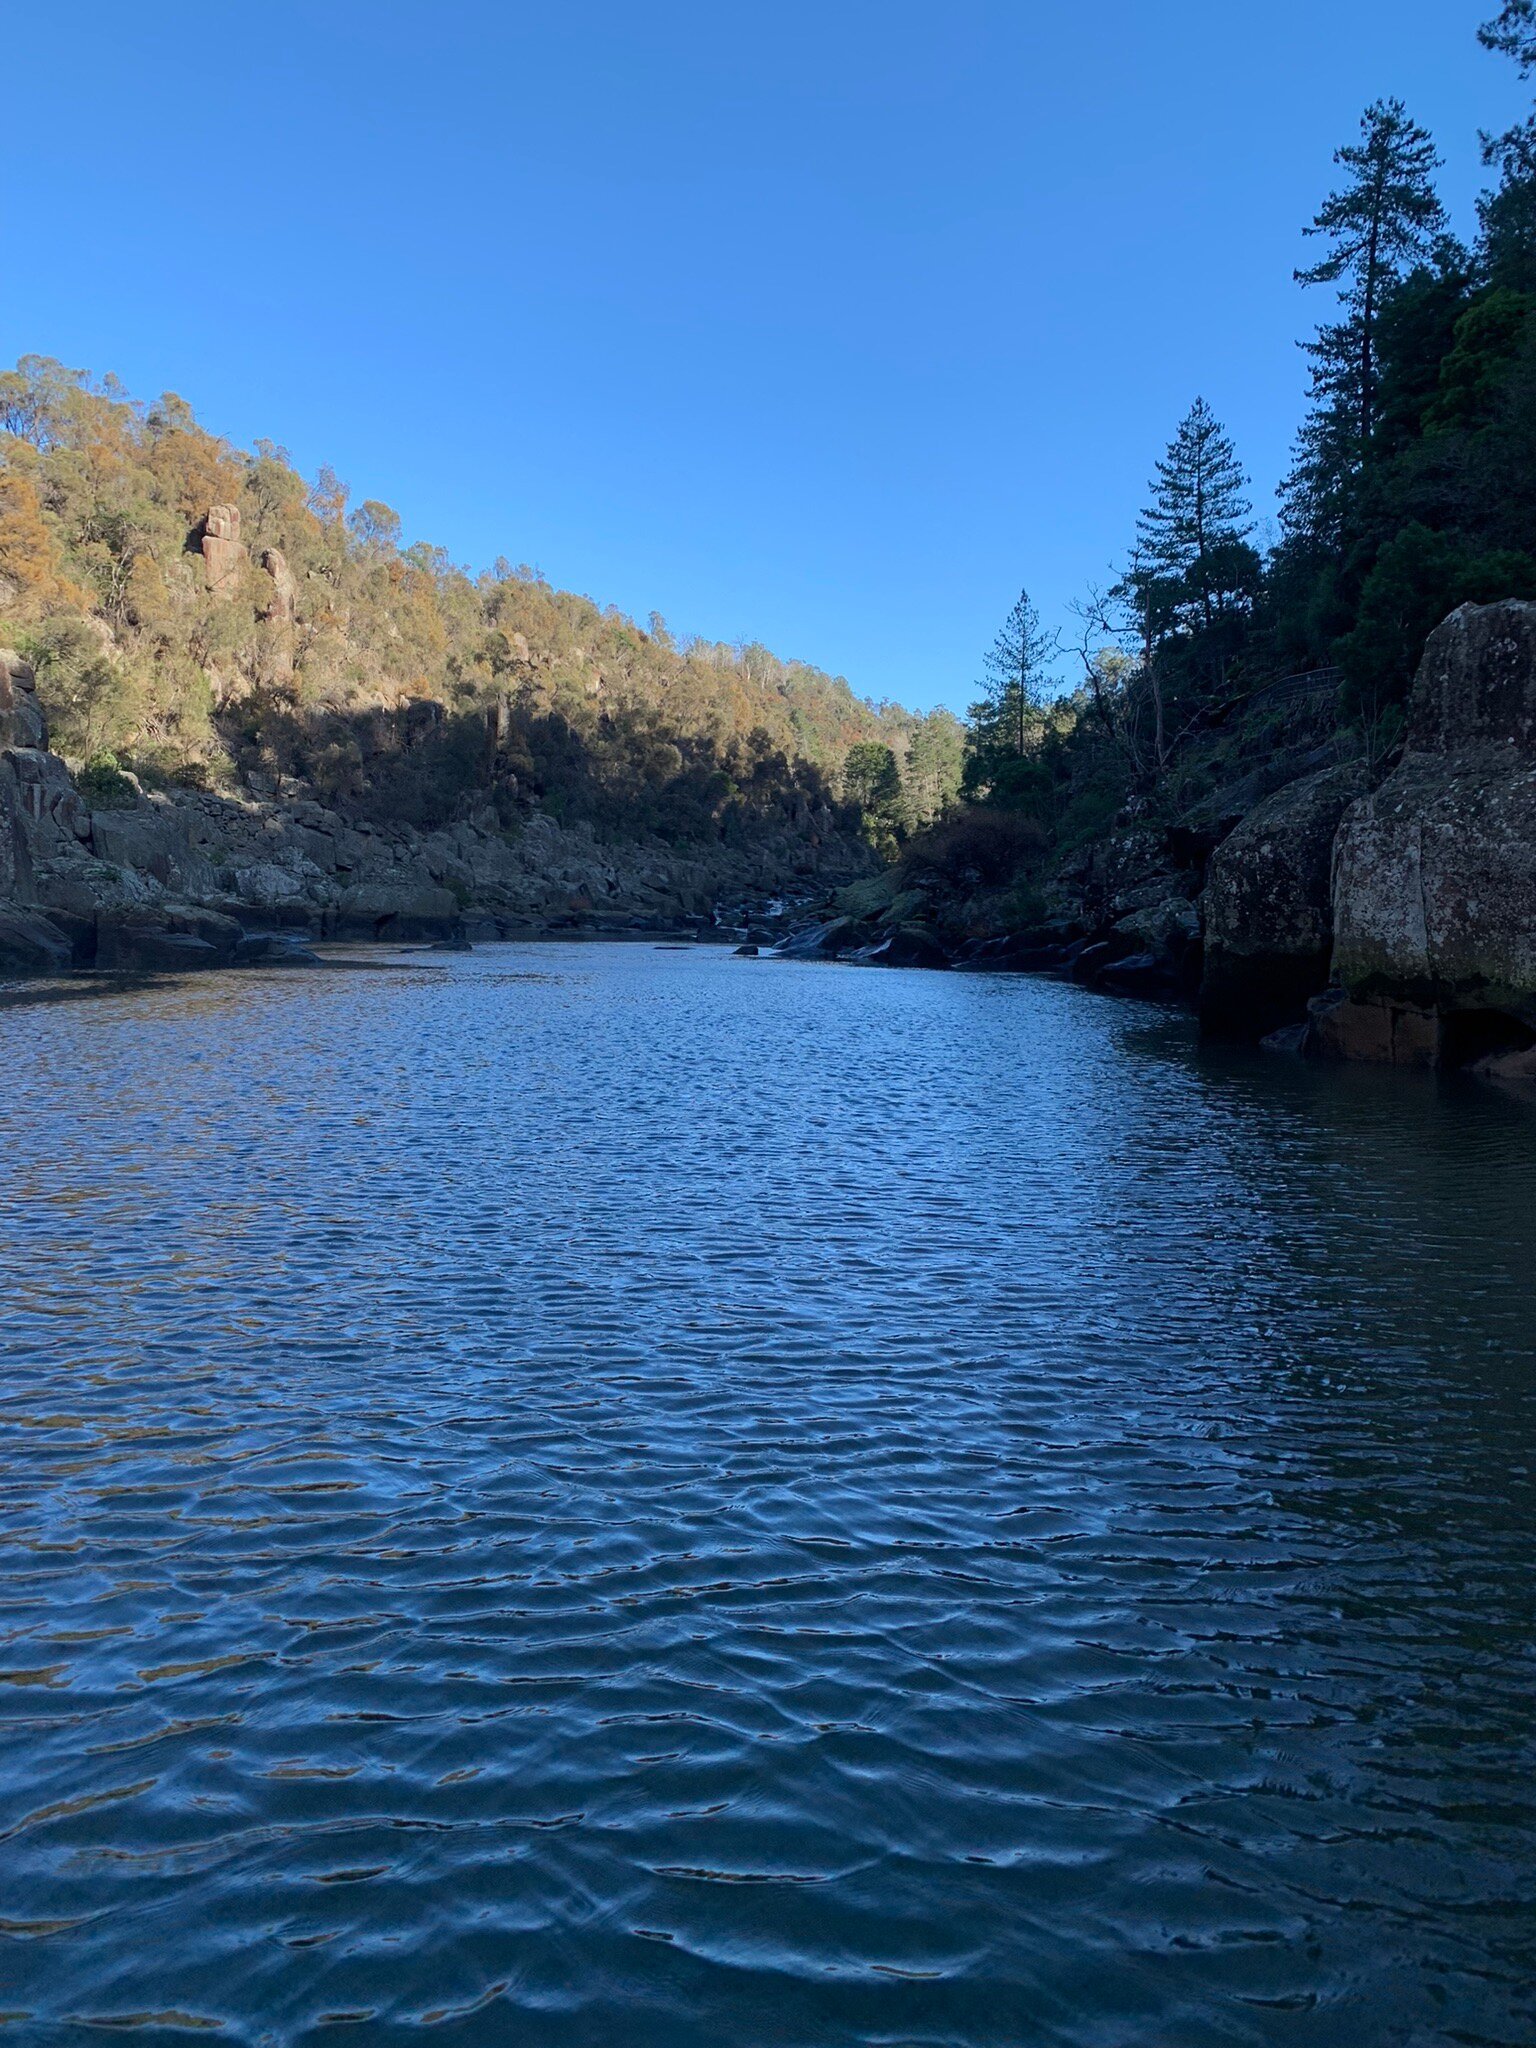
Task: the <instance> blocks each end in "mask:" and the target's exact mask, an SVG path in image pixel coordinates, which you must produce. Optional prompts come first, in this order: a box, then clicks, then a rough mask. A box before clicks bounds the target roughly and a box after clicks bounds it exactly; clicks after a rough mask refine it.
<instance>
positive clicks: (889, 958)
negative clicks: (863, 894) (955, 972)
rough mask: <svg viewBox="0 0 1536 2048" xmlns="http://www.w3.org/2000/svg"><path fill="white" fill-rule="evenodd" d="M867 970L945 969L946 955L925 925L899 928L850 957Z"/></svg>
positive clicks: (900, 926)
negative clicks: (873, 968)
mask: <svg viewBox="0 0 1536 2048" xmlns="http://www.w3.org/2000/svg"><path fill="white" fill-rule="evenodd" d="M852 957H853V958H854V959H855V960H857V961H859V962H860V964H861V965H863V966H866V967H947V966H948V965H949V955H948V953H947V952H946V951H945V950H944V948H943V946H941V945H940V943H939V941H938V940H937V939H936V938H935V937H934V935H933V933H932V932H931V931H929V929H928V928H927V926H926V925H921V924H904V925H899V926H898V927H897V928H896V930H895V931H893V932H892V933H891V934H890V935H889V937H887V938H883V939H877V940H876V941H875V943H874V944H873V945H872V946H862V947H860V948H859V950H858V951H857V952H856V953H854V954H853V956H852Z"/></svg>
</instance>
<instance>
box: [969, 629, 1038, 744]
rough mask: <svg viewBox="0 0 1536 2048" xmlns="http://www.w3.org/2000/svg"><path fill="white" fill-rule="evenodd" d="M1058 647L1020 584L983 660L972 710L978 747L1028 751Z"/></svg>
mask: <svg viewBox="0 0 1536 2048" xmlns="http://www.w3.org/2000/svg"><path fill="white" fill-rule="evenodd" d="M1055 651H1056V643H1055V640H1054V639H1053V638H1052V637H1051V635H1050V634H1048V633H1046V632H1044V631H1043V630H1042V628H1041V625H1040V614H1039V613H1038V612H1037V611H1036V610H1035V608H1034V606H1033V605H1032V604H1031V603H1030V601H1029V592H1028V591H1027V590H1021V591H1020V592H1019V596H1018V602H1017V603H1016V604H1015V605H1014V607H1013V609H1012V611H1011V612H1009V614H1008V616H1007V618H1006V619H1005V620H1004V621H1003V625H1002V630H1001V631H1000V632H999V633H998V636H997V638H996V639H995V640H994V641H993V643H992V645H991V646H990V647H989V648H988V650H987V652H986V655H985V656H984V657H983V660H982V679H981V684H980V688H981V696H980V698H979V699H978V701H977V702H976V703H975V704H973V705H972V706H971V714H970V722H971V728H972V733H973V745H976V750H977V751H978V752H981V751H987V752H990V753H1001V754H1012V755H1014V756H1015V757H1020V756H1022V755H1024V754H1026V753H1027V752H1028V751H1029V742H1030V739H1031V737H1032V736H1033V734H1034V733H1035V732H1036V730H1037V729H1038V727H1039V724H1040V713H1041V707H1042V705H1043V703H1044V698H1045V671H1046V666H1047V664H1048V663H1049V661H1050V659H1051V657H1052V655H1053V654H1054V653H1055ZM978 742H979V744H977V743H978Z"/></svg>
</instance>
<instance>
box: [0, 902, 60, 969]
mask: <svg viewBox="0 0 1536 2048" xmlns="http://www.w3.org/2000/svg"><path fill="white" fill-rule="evenodd" d="M73 951H74V949H73V947H72V946H71V945H70V942H69V937H68V935H67V933H65V932H62V931H60V929H59V927H58V926H57V925H56V924H55V923H54V922H53V921H52V919H50V918H47V917H45V916H44V915H43V914H42V912H41V911H40V910H27V909H24V908H23V907H22V906H21V905H20V904H16V903H0V975H10V974H62V973H63V972H64V970H65V969H66V968H67V967H68V966H69V965H70V963H71V960H72V958H73Z"/></svg>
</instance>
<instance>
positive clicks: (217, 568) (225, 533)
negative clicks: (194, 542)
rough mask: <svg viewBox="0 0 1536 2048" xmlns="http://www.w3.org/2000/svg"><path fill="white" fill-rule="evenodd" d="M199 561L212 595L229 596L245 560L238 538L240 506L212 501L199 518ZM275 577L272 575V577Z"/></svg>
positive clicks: (232, 591) (243, 546) (237, 584)
mask: <svg viewBox="0 0 1536 2048" xmlns="http://www.w3.org/2000/svg"><path fill="white" fill-rule="evenodd" d="M202 551H203V564H204V568H205V570H206V572H207V577H208V588H209V590H210V591H212V592H213V594H214V596H215V597H229V596H232V595H233V593H234V591H235V590H236V589H237V587H238V586H239V582H240V575H241V571H242V570H243V569H244V568H245V564H246V547H245V543H244V541H243V540H241V538H240V507H239V506H238V505H213V506H210V507H209V510H208V515H207V517H206V518H205V519H204V521H203V536H202ZM274 581H275V579H274Z"/></svg>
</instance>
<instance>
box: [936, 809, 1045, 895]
mask: <svg viewBox="0 0 1536 2048" xmlns="http://www.w3.org/2000/svg"><path fill="white" fill-rule="evenodd" d="M1049 845H1050V834H1049V832H1048V831H1047V830H1046V828H1045V826H1044V825H1042V824H1041V822H1040V820H1039V819H1038V818H1031V817H1028V816H1026V815H1025V814H1024V813H1023V812H1021V811H1000V810H991V809H981V808H977V809H972V810H964V811H956V812H955V813H954V814H953V815H952V816H951V817H948V818H945V819H944V820H943V821H942V822H941V823H940V824H937V825H934V826H932V827H930V829H929V830H928V831H926V832H924V833H922V834H921V835H920V837H918V838H917V839H914V840H913V841H912V844H911V845H910V847H909V848H908V849H907V857H906V859H905V861H904V862H903V863H902V872H903V876H904V878H906V879H909V880H915V879H916V878H917V877H919V876H926V877H929V878H931V879H933V880H935V881H938V882H940V883H944V884H947V885H948V886H950V887H952V888H976V887H978V886H980V887H983V888H993V889H995V888H999V887H1001V886H1002V884H1004V883H1005V882H1010V881H1012V880H1013V878H1014V876H1015V875H1016V874H1018V872H1019V871H1020V869H1021V868H1024V867H1027V866H1030V865H1032V864H1034V863H1035V862H1036V861H1038V859H1039V856H1040V855H1041V854H1043V853H1044V852H1045V850H1046V848H1047V847H1048V846H1049Z"/></svg>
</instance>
